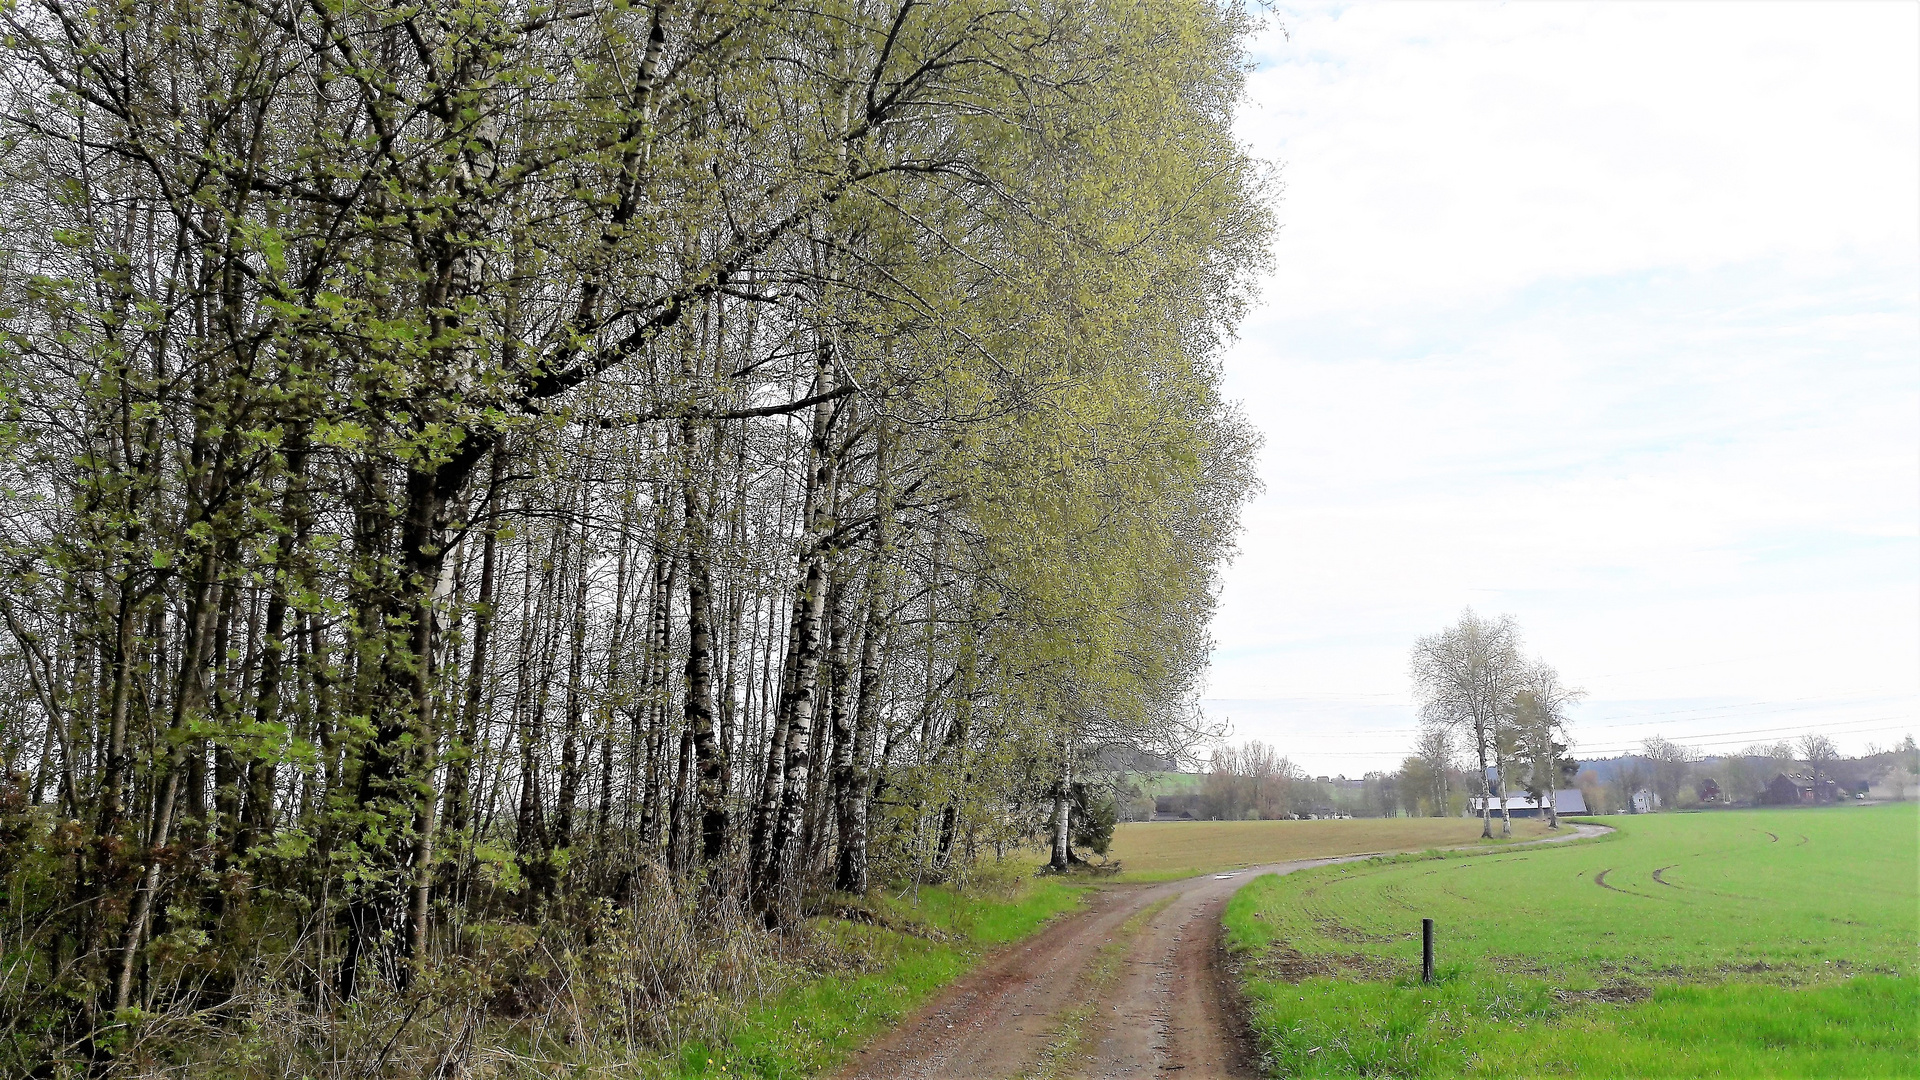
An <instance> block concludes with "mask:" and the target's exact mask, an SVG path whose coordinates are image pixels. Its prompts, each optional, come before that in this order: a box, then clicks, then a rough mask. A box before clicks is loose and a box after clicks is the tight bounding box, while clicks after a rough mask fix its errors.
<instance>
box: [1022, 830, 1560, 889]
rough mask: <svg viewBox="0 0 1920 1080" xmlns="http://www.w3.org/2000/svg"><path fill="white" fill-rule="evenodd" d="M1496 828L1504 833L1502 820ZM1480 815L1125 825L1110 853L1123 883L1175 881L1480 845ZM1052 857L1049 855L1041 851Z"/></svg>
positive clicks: (1523, 834)
mask: <svg viewBox="0 0 1920 1080" xmlns="http://www.w3.org/2000/svg"><path fill="white" fill-rule="evenodd" d="M1493 827H1494V831H1495V832H1496V833H1497V832H1499V830H1500V824H1499V822H1497V821H1496V822H1495V823H1494V826H1493ZM1546 835H1549V834H1548V832H1547V826H1546V823H1545V822H1544V821H1539V820H1537V819H1532V818H1517V819H1515V820H1514V822H1513V840H1512V841H1502V840H1498V839H1495V840H1491V841H1486V843H1487V845H1488V846H1497V845H1500V844H1503V843H1511V842H1515V841H1524V840H1538V839H1539V838H1541V837H1543V836H1546ZM1481 842H1482V841H1481V840H1480V819H1479V818H1472V819H1467V818H1353V819H1350V820H1345V821H1139V822H1129V823H1127V824H1124V825H1119V826H1116V827H1115V828H1114V831H1113V845H1112V847H1111V848H1109V849H1108V851H1107V862H1108V863H1109V864H1111V863H1114V862H1118V863H1119V864H1120V873H1119V874H1118V875H1117V876H1116V877H1115V878H1114V879H1113V880H1118V881H1172V880H1175V879H1177V878H1184V877H1193V876H1195V875H1197V874H1216V873H1219V872H1221V871H1223V870H1239V869H1242V868H1244V867H1248V866H1261V865H1265V864H1267V863H1276V862H1291V861H1293V860H1296V859H1324V858H1330V857H1334V856H1339V855H1350V854H1353V853H1355V852H1406V851H1424V850H1427V849H1428V848H1441V847H1455V846H1459V845H1466V844H1479V843H1481ZM1040 858H1041V860H1042V861H1044V860H1045V858H1046V855H1045V853H1044V852H1042V853H1041V855H1040Z"/></svg>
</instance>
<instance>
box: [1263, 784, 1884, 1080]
mask: <svg viewBox="0 0 1920 1080" xmlns="http://www.w3.org/2000/svg"><path fill="white" fill-rule="evenodd" d="M1607 824H1609V825H1613V826H1615V827H1616V828H1617V829H1618V830H1619V831H1618V833H1617V834H1616V835H1614V836H1610V837H1607V838H1604V839H1603V840H1601V841H1599V842H1597V843H1575V844H1570V845H1566V846H1549V847H1536V848H1531V849H1525V850H1510V851H1498V852H1486V853H1473V855H1474V857H1461V856H1459V855H1454V856H1451V857H1445V858H1418V857H1415V858H1406V857H1402V858H1398V859H1382V860H1373V861H1369V862H1362V863H1354V864H1349V865H1344V866H1339V867H1327V868H1323V869H1318V870H1313V871H1307V872H1302V873H1299V874H1295V875H1291V876H1288V877H1267V878H1259V879H1256V880H1255V881H1253V882H1251V883H1249V884H1248V885H1247V887H1245V888H1243V889H1242V890H1240V892H1239V893H1238V894H1237V895H1236V896H1235V897H1234V898H1233V900H1232V901H1231V902H1230V903H1229V905H1228V907H1227V911H1226V916H1225V924H1226V932H1227V940H1228V945H1229V948H1231V949H1233V950H1235V951H1236V952H1237V953H1239V955H1240V956H1241V958H1242V970H1243V975H1244V978H1245V980H1246V990H1247V994H1248V999H1249V1004H1250V1008H1251V1019H1252V1023H1253V1027H1254V1030H1255V1032H1256V1034H1257V1035H1258V1037H1259V1039H1260V1042H1261V1047H1262V1050H1263V1051H1264V1053H1265V1055H1266V1058H1267V1061H1268V1063H1269V1065H1270V1067H1271V1069H1272V1071H1273V1072H1274V1074H1275V1075H1281V1076H1302V1077H1310V1076H1408V1077H1411V1076H1516V1075H1526V1076H1554V1075H1608V1076H1646V1077H1654V1076H1835V1077H1869V1076H1915V1075H1920V964H1916V957H1915V952H1914V944H1913V943H1914V941H1915V938H1916V933H1917V932H1920V917H1917V916H1916V911H1917V910H1920V906H1917V904H1920V896H1916V891H1917V890H1916V878H1917V877H1920V874H1917V873H1916V871H1917V870H1920V867H1917V866H1916V862H1917V861H1920V860H1917V859H1916V846H1915V842H1914V841H1915V836H1916V825H1920V819H1917V818H1916V815H1915V812H1914V808H1913V807H1911V806H1905V807H1884V808H1857V807H1838V808H1832V809H1825V810H1813V809H1809V810H1775V811H1740V812H1716V813H1709V814H1684V815H1683V814H1663V815H1656V816H1652V817H1629V818H1610V819H1607ZM1423 916H1425V917H1431V918H1434V919H1435V920H1436V922H1437V925H1438V934H1437V938H1438V946H1437V949H1436V952H1437V954H1438V959H1439V967H1438V971H1437V978H1436V980H1435V982H1434V983H1433V984H1432V985H1423V984H1422V983H1421V982H1420V981H1419V956H1420V942H1419V929H1420V919H1421V917H1423Z"/></svg>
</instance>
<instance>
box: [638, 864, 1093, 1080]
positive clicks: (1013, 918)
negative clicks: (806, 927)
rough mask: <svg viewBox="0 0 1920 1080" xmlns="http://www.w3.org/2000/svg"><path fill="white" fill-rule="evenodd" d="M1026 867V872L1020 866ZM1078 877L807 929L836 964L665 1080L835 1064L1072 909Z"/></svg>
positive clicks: (752, 1012)
mask: <svg viewBox="0 0 1920 1080" xmlns="http://www.w3.org/2000/svg"><path fill="white" fill-rule="evenodd" d="M1023 869H1025V867H1023ZM1086 892H1087V885H1086V883H1085V881H1084V880H1073V879H1067V880H1062V879H1059V878H1032V877H1013V876H1005V877H1001V878H999V879H997V880H993V881H988V882H986V883H984V884H983V885H982V886H980V887H977V888H975V889H973V890H968V891H962V890H957V889H951V888H945V887H923V888H920V889H919V890H917V891H916V892H914V893H909V894H906V895H904V896H893V895H887V894H880V895H877V896H876V897H875V898H874V899H873V900H871V901H869V905H868V906H869V907H871V908H873V909H874V910H875V912H876V914H878V915H880V916H882V917H883V918H884V921H885V923H886V924H887V925H877V924H875V923H871V922H864V921H853V920H847V919H822V920H819V921H818V922H816V923H815V924H814V926H813V930H814V932H816V933H818V934H820V935H823V936H824V937H825V938H826V939H827V944H829V945H830V946H831V948H830V950H829V951H830V952H831V953H834V954H837V956H838V957H839V958H840V960H841V962H840V963H836V964H830V965H823V967H822V969H821V970H817V971H812V972H805V973H800V974H799V975H798V977H797V978H796V979H795V980H794V981H793V982H792V983H791V984H790V985H789V986H788V987H787V988H786V989H785V990H783V991H781V992H780V993H778V994H775V995H773V996H771V997H769V998H767V999H764V1000H762V1001H760V1002H757V1003H755V1004H753V1005H751V1006H749V1007H748V1008H746V1009H744V1010H742V1012H741V1013H740V1014H739V1017H738V1023H737V1024H734V1025H730V1029H731V1035H730V1037H729V1038H728V1039H727V1041H726V1043H725V1044H724V1045H708V1044H704V1043H693V1044H689V1045H687V1046H686V1047H684V1048H683V1049H682V1050H681V1052H680V1054H679V1055H678V1056H677V1058H675V1059H674V1060H672V1061H670V1062H663V1063H661V1064H662V1065H664V1066H666V1067H665V1069H664V1070H662V1072H663V1074H664V1075H667V1076H682V1077H762V1078H768V1080H773V1078H781V1080H786V1078H799V1077H811V1076H817V1075H819V1074H821V1073H823V1072H825V1071H827V1070H829V1069H831V1068H833V1067H834V1066H835V1065H837V1064H838V1063H839V1062H841V1061H842V1060H844V1059H845V1058H846V1056H847V1055H848V1054H851V1053H852V1052H854V1051H855V1050H857V1049H858V1048H859V1047H860V1046H861V1045H863V1044H864V1043H866V1042H867V1041H868V1040H869V1039H871V1038H872V1037H873V1036H875V1035H877V1034H879V1033H880V1032H882V1031H885V1030H886V1029H887V1028H890V1027H892V1026H894V1025H895V1024H898V1023H899V1022H900V1021H901V1020H903V1019H905V1018H906V1017H907V1016H908V1015H909V1014H911V1013H912V1012H913V1011H914V1010H915V1009H917V1008H919V1007H920V1006H921V1005H922V1004H924V1003H925V1002H926V1001H927V1000H928V999H929V998H931V997H932V996H933V995H934V994H935V993H936V992H937V991H939V990H940V989H941V988H943V987H945V986H946V985H947V984H949V983H951V982H953V981H954V980H955V979H957V978H959V977H960V976H962V975H964V974H966V973H967V972H968V971H969V970H971V969H972V968H973V967H974V965H975V964H977V963H978V962H979V960H980V959H981V957H983V956H984V955H986V953H987V952H988V951H989V950H991V949H993V948H994V947H995V946H999V945H1004V944H1006V943H1008V942H1011V941H1017V940H1019V939H1021V938H1024V937H1026V936H1028V935H1029V934H1032V933H1034V932H1035V931H1037V930H1039V929H1040V928H1041V927H1042V926H1043V925H1045V924H1046V923H1047V922H1048V921H1049V920H1051V919H1052V918H1053V917H1054V916H1056V915H1059V914H1060V913H1062V912H1064V911H1068V910H1071V909H1073V908H1074V907H1077V906H1078V905H1079V904H1080V902H1081V900H1082V899H1083V898H1084V897H1085V895H1086Z"/></svg>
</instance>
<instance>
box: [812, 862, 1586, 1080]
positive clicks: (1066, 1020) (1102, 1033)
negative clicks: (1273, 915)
mask: <svg viewBox="0 0 1920 1080" xmlns="http://www.w3.org/2000/svg"><path fill="white" fill-rule="evenodd" d="M1606 831H1607V830H1605V829H1604V828H1600V827H1597V826H1591V825H1576V826H1574V827H1573V828H1572V830H1571V831H1569V832H1567V833H1565V834H1563V835H1560V836H1554V837H1549V838H1547V839H1545V840H1535V841H1530V842H1528V844H1527V845H1524V846H1531V845H1533V844H1542V843H1557V842H1560V841H1563V840H1573V839H1577V838H1579V837H1582V836H1596V835H1599V834H1601V833H1603V832H1606ZM1515 846H1516V847H1517V846H1523V845H1515ZM1375 854H1379V853H1378V852H1361V853H1356V854H1352V855H1343V856H1340V857H1338V858H1328V859H1303V860H1300V861H1297V862H1284V863H1274V864H1272V865H1268V866H1256V867H1252V868H1249V869H1246V870H1236V871H1233V872H1231V873H1224V874H1207V875H1203V876H1201V877H1194V878H1186V879H1183V880H1180V881H1169V882H1164V883H1161V884H1155V885H1109V886H1105V887H1103V888H1101V889H1100V890H1098V891H1097V892H1096V893H1095V894H1094V895H1093V896H1092V897H1091V898H1090V899H1089V901H1088V903H1087V904H1086V906H1084V907H1082V908H1080V909H1079V910H1077V911H1074V912H1072V913H1070V914H1068V915H1065V916H1062V917H1061V918H1059V919H1057V920H1055V921H1054V922H1053V923H1051V924H1050V925H1048V926H1047V927H1046V928H1045V929H1044V930H1042V931H1041V932H1040V933H1038V934H1036V935H1034V936H1033V937H1031V938H1028V939H1026V940H1025V941H1021V942H1018V943H1016V944H1013V945H1010V946H1007V947H1006V948H1004V949H1001V950H1000V951H998V952H996V953H995V954H993V955H992V956H990V957H988V958H987V959H986V960H985V961H984V962H983V963H981V965H980V966H979V967H977V968H975V969H974V970H973V971H972V972H971V973H969V974H968V975H966V976H965V977H963V978H961V979H960V980H958V981H957V982H955V983H954V984H953V985H952V986H950V987H948V988H947V990H946V991H944V992H943V993H942V994H941V995H940V996H939V997H937V998H936V999H934V1000H933V1001H932V1002H930V1003H928V1004H927V1005H926V1006H925V1007H923V1008H922V1009H921V1010H920V1011H919V1012H918V1013H916V1014H914V1015H913V1016H912V1017H909V1018H908V1019H907V1020H906V1021H905V1022H904V1023H902V1024H901V1025H900V1026H899V1027H897V1028H895V1029H894V1030H893V1031H892V1032H890V1033H888V1034H886V1035H884V1036H882V1037H881V1038H879V1039H878V1040H876V1041H875V1042H873V1043H871V1044H869V1045H868V1046H867V1047H866V1048H865V1049H863V1050H861V1051H860V1052H859V1053H858V1054H856V1055H854V1057H853V1059H852V1060H851V1061H849V1062H847V1064H846V1066H845V1067H844V1068H842V1069H841V1070H840V1072H839V1073H837V1074H836V1075H837V1076H839V1077H841V1078H843V1080H896V1078H898V1080H906V1078H913V1080H923V1078H934V1077H956V1078H960V1077H964V1078H981V1080H986V1078H994V1080H1000V1078H1011V1077H1030V1078H1035V1080H1038V1078H1048V1077H1085V1078H1088V1080H1095V1078H1097V1080H1108V1078H1120V1077H1148V1076H1178V1077H1181V1078H1183V1080H1186V1078H1197V1077H1216V1076H1217V1077H1256V1076H1259V1075H1261V1074H1260V1071H1259V1067H1258V1055H1257V1053H1256V1051H1255V1048H1254V1046H1253V1041H1252V1039H1251V1038H1250V1036H1249V1033H1248V1031H1247V1027H1246V1021H1245V1018H1244V1015H1243V1012H1242V1009H1241V1005H1240V997H1239V993H1238V991H1237V989H1236V988H1235V985H1234V976H1233V972H1232V969H1231V967H1230V966H1229V965H1228V963H1227V960H1226V954H1225V949H1224V947H1223V944H1222V942H1221V929H1220V916H1221V912H1222V911H1223V910H1224V909H1225V907H1226V904H1227V900H1228V899H1229V898H1230V897H1231V896H1232V895H1233V894H1234V892H1235V891H1236V890H1238V889H1239V888H1240V887H1241V886H1242V885H1245V884H1246V883H1247V882H1248V881H1250V880H1252V879H1253V878H1256V877H1259V876H1260V875H1262V874H1291V873H1293V872H1295V871H1297V870H1304V869H1306V868H1308V867H1312V866H1327V865H1330V864H1333V863H1341V862H1352V861H1354V860H1357V859H1365V858H1370V857H1371V856H1373V855H1375Z"/></svg>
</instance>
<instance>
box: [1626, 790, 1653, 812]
mask: <svg viewBox="0 0 1920 1080" xmlns="http://www.w3.org/2000/svg"><path fill="white" fill-rule="evenodd" d="M1630 801H1631V804H1632V806H1633V812H1634V813H1636V814H1651V813H1653V812H1654V811H1655V810H1658V809H1660V796H1659V795H1657V794H1655V793H1654V792H1651V791H1648V790H1647V789H1646V788H1641V789H1640V790H1639V791H1636V792H1634V793H1633V798H1632V800H1630Z"/></svg>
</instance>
